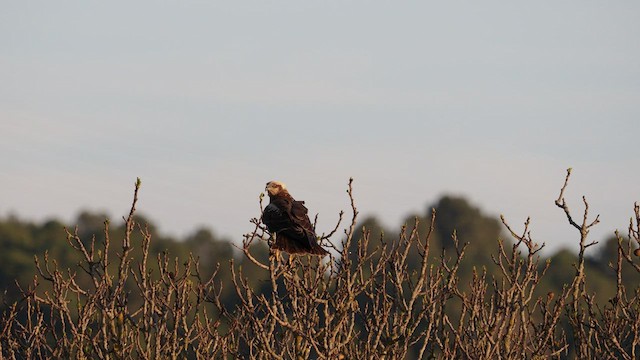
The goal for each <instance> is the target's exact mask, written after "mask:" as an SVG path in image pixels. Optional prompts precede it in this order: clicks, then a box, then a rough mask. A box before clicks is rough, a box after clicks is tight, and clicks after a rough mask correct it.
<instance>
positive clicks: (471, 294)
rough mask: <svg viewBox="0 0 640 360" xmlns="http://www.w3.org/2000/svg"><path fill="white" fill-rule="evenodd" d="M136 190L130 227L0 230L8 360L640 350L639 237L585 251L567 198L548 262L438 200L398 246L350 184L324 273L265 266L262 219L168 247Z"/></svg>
mask: <svg viewBox="0 0 640 360" xmlns="http://www.w3.org/2000/svg"><path fill="white" fill-rule="evenodd" d="M567 180H568V176H567ZM139 185H140V184H139V183H137V184H136V195H135V196H134V203H133V205H132V208H131V212H130V214H129V216H128V217H125V218H124V221H123V220H115V219H111V220H110V219H108V218H107V216H106V215H105V214H102V213H91V212H83V213H81V214H80V215H79V216H78V217H77V219H76V221H75V222H74V224H63V223H62V222H60V221H57V220H50V221H46V222H43V223H33V222H28V221H24V220H20V219H18V218H16V217H8V218H5V219H2V220H0V249H1V250H0V284H1V286H2V287H3V288H4V292H3V293H2V295H1V296H2V299H1V303H0V319H2V320H3V325H0V354H2V355H3V356H4V357H8V358H12V357H13V358H22V357H25V356H26V357H39V356H63V357H74V358H86V357H89V358H111V357H114V358H121V357H125V358H129V357H140V358H145V357H174V358H184V357H188V358H210V357H224V358H228V357H230V358H248V357H251V358H265V359H269V358H279V357H285V358H292V357H295V358H351V357H354V356H362V355H363V354H368V355H367V357H372V358H377V357H380V356H383V355H388V356H391V357H392V358H416V357H420V356H427V355H429V356H436V357H456V358H476V357H478V356H480V357H482V356H488V355H491V356H496V355H500V357H503V358H537V357H541V358H565V357H571V356H574V355H576V356H579V357H583V356H588V357H589V356H594V355H602V354H604V355H606V356H605V357H614V358H616V357H627V355H629V354H631V357H634V356H635V355H634V354H635V353H636V347H637V346H638V342H639V341H640V336H638V333H640V331H639V330H638V329H637V327H633V323H634V322H635V321H637V320H638V314H637V312H635V310H633V309H631V308H635V306H637V298H636V297H635V294H636V291H637V289H638V285H637V284H638V283H639V280H640V275H639V274H640V267H638V266H637V261H636V260H635V258H632V256H633V255H632V253H633V250H634V249H635V248H636V247H637V244H636V243H635V242H637V236H636V235H638V234H637V232H636V233H634V232H633V225H634V224H633V223H632V224H631V225H632V226H631V228H630V234H632V235H633V236H634V239H633V240H634V241H630V240H629V238H628V237H625V236H624V235H620V236H618V237H612V238H609V239H604V240H602V241H601V242H600V244H599V246H597V247H591V245H592V244H593V242H592V241H593V239H587V237H586V234H587V231H586V230H588V228H589V227H590V226H592V225H595V224H596V223H597V221H594V222H593V223H586V222H585V223H583V224H582V225H580V224H578V223H576V222H575V221H573V219H572V217H571V216H570V214H569V213H568V208H565V207H563V206H564V198H562V193H561V197H560V198H559V199H558V201H557V205H558V207H559V208H561V209H563V210H565V211H566V215H567V217H568V218H569V219H570V224H569V225H570V226H574V227H576V229H577V230H579V231H578V232H576V238H577V240H576V242H575V244H576V245H575V249H565V250H561V251H559V252H557V253H555V254H554V255H552V256H551V257H549V258H544V257H542V256H541V253H540V248H539V247H537V245H536V244H534V242H533V241H532V240H531V239H530V238H529V234H528V228H527V226H528V224H525V227H524V229H523V228H522V225H520V226H514V225H513V224H509V223H507V222H506V221H504V220H503V219H497V218H494V217H491V216H488V215H486V214H484V213H483V212H482V211H481V210H480V209H479V208H477V207H475V206H473V205H472V204H470V203H469V202H468V201H467V200H466V199H464V198H461V197H454V196H445V197H442V198H441V199H439V200H438V201H437V202H436V203H435V204H432V205H430V206H428V207H426V208H425V211H424V212H423V213H420V214H415V215H411V216H408V217H407V219H406V226H404V227H402V228H401V229H395V230H391V229H384V228H383V227H382V226H381V225H380V223H379V222H378V220H376V219H375V218H373V217H369V218H365V219H363V220H358V216H357V215H358V211H357V210H356V207H355V205H354V202H353V201H354V199H353V196H352V189H351V183H349V191H348V193H349V196H350V199H351V201H352V202H351V204H352V215H353V216H352V218H351V223H350V224H342V226H341V227H340V228H341V229H342V228H346V229H345V231H344V232H342V233H341V232H336V233H335V235H334V236H333V237H332V238H330V239H324V240H323V242H324V245H325V246H328V247H332V248H333V255H332V256H331V259H329V260H328V261H324V262H318V261H310V260H313V259H308V258H307V257H291V258H289V257H286V256H285V257H284V258H282V257H279V256H276V254H274V253H273V252H270V251H269V248H268V245H267V244H268V242H269V241H270V238H269V234H268V233H267V232H266V229H265V228H264V226H263V225H262V224H261V223H260V221H259V214H258V216H257V217H256V218H254V219H251V221H250V222H251V224H248V228H249V233H247V234H244V235H243V238H244V240H243V242H242V243H232V242H230V241H229V240H226V239H220V238H217V237H216V236H215V235H214V233H213V232H212V231H210V230H208V229H205V228H202V229H198V230H196V231H195V232H193V233H192V234H191V235H189V236H187V237H186V238H184V239H174V238H171V237H167V236H162V235H161V234H158V232H157V231H156V228H155V226H154V225H153V223H152V222H151V221H150V220H149V219H146V218H144V217H142V216H139V215H137V214H136V213H135V203H136V201H137V189H138V187H139ZM565 187H566V183H565ZM563 190H564V188H563ZM557 211H558V212H559V213H558V216H559V217H564V216H565V214H562V210H557ZM639 211H640V210H639V209H638V207H636V208H635V220H636V225H635V226H636V228H637V226H638V225H637V222H639V221H640V214H639ZM584 217H585V221H586V219H587V214H585V216H584ZM341 218H342V215H341ZM581 235H584V236H583V237H582V238H581ZM598 240H601V239H598ZM627 308H629V309H631V310H632V312H631V313H628V312H627ZM634 314H635V315H634ZM625 321H626V322H625ZM630 324H631V325H630ZM633 329H635V330H633ZM607 331H608V332H607ZM605 335H606V336H605ZM156 338H157V339H163V340H162V341H160V340H154V339H156ZM611 338H612V339H613V340H607V339H611ZM603 339H604V340H603Z"/></svg>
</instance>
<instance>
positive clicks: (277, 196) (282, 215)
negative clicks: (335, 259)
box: [262, 181, 328, 256]
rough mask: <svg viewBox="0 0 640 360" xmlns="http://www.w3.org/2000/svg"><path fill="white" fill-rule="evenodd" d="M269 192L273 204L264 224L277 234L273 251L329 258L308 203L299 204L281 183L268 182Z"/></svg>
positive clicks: (267, 211) (300, 202) (264, 219)
mask: <svg viewBox="0 0 640 360" xmlns="http://www.w3.org/2000/svg"><path fill="white" fill-rule="evenodd" d="M265 189H266V190H267V194H268V195H269V200H270V201H269V205H267V207H265V209H264V211H263V213H262V222H263V223H264V224H265V225H266V226H267V229H269V231H270V232H271V233H273V234H275V238H276V242H275V243H274V244H273V248H274V249H277V250H283V251H286V252H288V253H290V254H312V255H320V256H324V255H327V254H328V252H327V251H326V250H325V249H323V248H322V247H321V246H320V245H319V244H318V240H317V239H318V238H317V236H316V233H315V231H314V230H313V226H312V225H311V221H310V220H309V216H308V215H307V213H308V210H307V208H306V207H305V206H304V201H297V200H295V199H294V198H293V197H292V196H291V195H290V194H289V192H288V191H287V188H286V186H285V185H284V184H283V183H281V182H279V181H270V182H268V183H267V186H266V188H265Z"/></svg>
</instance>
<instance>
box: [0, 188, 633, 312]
mask: <svg viewBox="0 0 640 360" xmlns="http://www.w3.org/2000/svg"><path fill="white" fill-rule="evenodd" d="M432 209H434V210H435V212H436V214H437V215H436V222H435V224H434V229H433V234H432V237H431V246H432V249H433V250H432V252H431V254H432V255H431V256H432V258H437V257H439V256H440V255H441V254H442V251H443V250H444V252H445V254H447V253H449V254H451V253H450V252H453V251H454V243H453V237H454V236H455V237H456V238H457V239H458V241H459V242H460V243H461V244H464V243H469V245H468V249H467V251H466V255H465V257H466V259H467V261H465V262H464V264H463V266H462V267H461V269H460V271H459V274H460V276H461V283H463V284H464V283H465V282H468V281H470V279H471V276H472V271H473V267H475V268H476V269H478V270H482V269H486V270H487V272H488V274H490V275H497V268H496V265H495V264H494V262H493V260H492V258H491V256H492V255H494V256H495V249H496V246H495V244H496V241H497V239H499V238H502V239H505V240H506V242H507V243H508V244H510V239H509V236H508V235H506V234H505V232H504V229H503V226H502V225H501V224H500V221H499V220H498V219H496V218H493V217H491V216H488V215H486V214H484V213H483V212H482V211H481V210H480V209H479V208H478V207H476V206H473V205H472V204H470V203H469V202H468V201H467V200H466V199H465V198H462V197H456V196H444V197H442V198H440V199H439V200H438V201H437V202H436V203H435V204H434V205H432V206H428V207H426V208H425V212H424V213H419V214H414V215H411V216H408V217H407V218H406V219H405V224H406V225H407V227H406V229H405V232H409V231H412V230H413V227H414V225H415V223H416V221H417V222H418V227H417V231H418V233H419V234H420V236H423V237H424V236H426V234H427V232H428V230H429V227H430V226H431V211H432ZM107 219H108V216H107V215H106V214H105V213H102V212H89V211H82V212H81V213H80V214H79V215H78V216H77V219H76V220H75V221H74V224H71V225H70V224H63V223H62V222H61V221H59V220H47V221H44V222H42V223H39V224H38V223H33V222H29V221H23V220H20V219H18V218H17V217H15V216H10V217H7V218H5V219H1V220H0V248H2V250H3V251H1V252H0V284H3V288H6V289H7V292H6V294H5V295H4V301H5V303H10V302H12V301H14V300H15V299H16V296H17V292H16V287H15V282H16V281H17V282H18V283H20V284H28V283H30V282H31V281H32V279H33V276H34V274H35V269H34V256H40V257H42V256H43V254H44V253H45V252H47V253H48V254H49V257H50V258H53V259H56V261H57V263H58V265H59V267H60V268H74V267H75V266H76V264H77V263H78V262H79V261H80V258H79V257H78V254H77V252H75V251H72V249H71V248H70V247H69V246H68V242H67V240H66V236H65V232H64V228H65V227H67V228H68V229H69V230H70V231H72V232H73V231H74V229H76V227H77V234H78V236H79V237H80V238H81V239H82V240H83V241H85V242H86V243H87V244H88V242H89V241H90V240H91V238H92V237H95V239H96V241H97V242H102V241H104V240H105V234H104V223H105V221H106V220H107ZM136 222H137V223H138V224H147V226H148V227H149V229H150V231H151V232H152V233H153V234H154V241H153V242H152V244H151V251H150V252H151V254H153V256H156V255H157V254H160V253H163V252H167V253H169V254H170V255H171V256H174V257H177V258H179V259H187V258H188V257H189V254H193V256H194V257H195V258H198V259H199V261H200V265H201V267H202V269H208V270H209V271H211V272H212V271H214V270H215V269H216V267H217V266H218V264H220V268H219V270H218V271H219V274H218V275H219V277H220V279H221V280H222V281H223V282H224V281H229V280H230V279H231V276H230V273H229V266H228V262H229V261H230V260H231V259H234V255H235V254H236V252H234V245H233V243H232V242H231V241H229V240H228V239H221V238H219V237H217V236H216V235H215V234H214V233H213V232H212V231H211V230H210V229H207V228H199V229H196V230H195V231H194V232H193V233H191V234H189V235H187V236H186V237H185V238H184V239H175V238H172V237H168V236H164V235H162V234H158V232H157V231H156V226H155V225H154V223H153V222H152V221H150V220H149V219H146V218H145V217H143V216H136ZM118 223H119V225H114V224H118ZM114 224H112V225H111V228H110V230H111V232H112V234H111V237H112V238H118V237H122V236H124V231H125V229H124V227H123V224H122V222H121V221H120V222H114ZM356 229H357V231H356V234H355V237H356V238H358V237H362V236H363V231H366V232H367V233H368V234H369V245H368V246H369V248H370V249H373V248H375V247H376V246H380V245H381V243H382V242H384V241H385V239H387V240H389V239H391V238H395V237H397V236H398V235H399V234H398V232H397V230H395V231H391V230H388V229H385V228H384V226H383V225H382V223H381V222H380V221H379V220H378V219H376V218H374V217H367V218H364V219H363V220H362V221H361V222H359V223H358V225H357V227H356ZM135 236H136V234H134V237H135ZM256 246H262V247H264V249H263V250H261V252H260V253H261V256H262V258H266V257H267V256H268V250H267V249H266V247H265V246H264V245H263V244H259V245H256ZM137 250H138V251H139V249H137ZM134 251H136V249H135V247H134ZM353 251H355V249H354V250H353ZM616 251H617V240H616V238H615V237H613V238H609V239H607V240H606V241H604V242H603V243H602V244H601V245H600V246H599V251H597V252H593V253H592V254H591V256H590V257H589V258H588V261H587V263H586V272H587V273H588V274H589V277H590V279H591V281H590V282H589V286H588V289H587V291H589V292H592V293H595V294H596V296H597V298H598V299H599V300H605V301H606V300H607V299H608V297H610V296H612V294H613V293H614V292H615V281H614V280H615V279H614V278H613V275H614V272H613V270H612V269H611V267H610V266H609V265H610V262H611V261H613V260H612V259H615V257H616ZM114 255H115V254H114ZM352 256H355V255H354V254H352ZM445 256H446V255H445ZM576 259H577V256H576V254H575V253H574V252H572V251H570V250H567V249H561V250H559V251H558V252H556V253H555V254H553V255H551V256H550V257H549V260H550V261H551V266H550V269H549V271H548V273H547V275H546V276H545V277H544V278H543V279H542V286H541V287H540V289H541V290H539V291H549V292H553V291H555V292H557V291H560V290H561V289H562V286H564V285H565V284H567V283H568V282H569V281H571V279H572V278H573V272H572V264H573V263H575V261H576ZM543 260H545V259H543ZM235 261H236V264H237V266H240V267H243V269H242V271H243V272H244V274H245V275H246V276H247V277H248V278H249V279H251V280H252V281H254V282H255V283H256V284H259V282H260V281H263V280H264V276H265V272H264V271H263V270H262V269H258V268H256V267H255V266H254V265H253V264H252V263H251V262H249V261H243V257H242V256H237V259H236V260H235ZM407 262H408V263H409V264H410V266H413V267H417V266H418V265H419V263H420V256H419V254H417V253H416V254H410V255H409V259H408V261H407ZM541 263H544V261H541ZM623 271H625V274H626V276H625V277H624V278H625V280H626V281H629V282H633V281H638V280H640V277H639V276H638V275H637V273H636V272H635V271H634V270H633V269H631V268H630V267H628V266H625V267H624V268H623ZM205 275H208V274H205ZM230 289H231V286H227V287H225V288H224V295H225V296H226V297H227V298H226V299H225V300H226V302H228V303H233V302H234V301H235V300H234V299H233V296H234V294H233V293H232V292H231V291H230Z"/></svg>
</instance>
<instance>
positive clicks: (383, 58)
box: [0, 1, 640, 248]
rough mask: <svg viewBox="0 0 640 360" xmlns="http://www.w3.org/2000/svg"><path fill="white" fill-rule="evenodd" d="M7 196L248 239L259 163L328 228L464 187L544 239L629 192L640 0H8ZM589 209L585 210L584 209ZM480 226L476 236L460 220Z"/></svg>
mask: <svg viewBox="0 0 640 360" xmlns="http://www.w3.org/2000/svg"><path fill="white" fill-rule="evenodd" d="M2 7H3V11H2V12H0V130H1V131H2V135H3V136H2V141H1V142H0V151H2V153H3V156H2V157H1V158H0V166H1V169H2V172H1V175H0V184H2V186H1V187H0V199H1V200H0V215H6V214H8V213H16V214H18V215H19V216H21V217H24V218H28V219H34V220H42V219H45V218H47V217H51V216H55V217H60V218H62V219H64V220H71V219H73V218H74V216H75V215H76V214H77V213H78V211H79V210H80V209H85V208H86V209H91V210H105V211H107V212H108V213H109V214H111V216H112V217H113V218H119V217H120V216H121V215H123V214H125V213H126V211H127V207H128V205H129V202H130V198H131V190H132V185H133V182H134V181H135V178H136V177H137V176H139V177H141V178H142V180H143V189H142V191H141V194H140V195H141V200H140V205H139V209H140V211H141V212H143V213H144V214H146V215H147V216H148V217H150V218H151V219H152V220H153V221H154V222H155V223H157V224H158V225H159V227H160V229H161V230H162V231H165V232H168V233H171V234H174V235H184V234H187V233H189V232H190V231H193V230H194V229H195V228H196V227H197V226H200V225H204V226H207V227H210V228H212V229H214V231H215V232H216V233H218V234H221V235H224V236H226V237H228V238H231V239H235V240H239V239H240V238H241V234H242V233H244V232H247V231H249V230H250V228H251V227H250V225H249V223H248V219H249V218H251V217H254V216H258V215H259V214H258V208H257V196H258V195H259V193H260V192H261V191H262V190H263V188H264V184H265V182H267V181H269V180H273V179H278V180H281V181H284V182H286V183H287V184H288V185H289V188H290V190H291V192H292V193H293V195H294V196H296V197H298V198H300V199H304V200H306V201H307V205H308V206H309V208H310V210H311V211H312V212H313V213H316V212H319V213H320V223H319V226H320V230H321V231H322V230H323V229H325V230H329V228H330V227H331V226H332V225H333V221H334V219H335V218H336V216H337V212H338V211H339V210H341V209H344V210H347V208H348V202H347V198H346V195H345V192H344V190H345V187H346V182H347V180H348V178H349V177H350V176H353V177H354V178H355V193H356V197H357V203H358V205H359V209H360V211H361V212H362V214H363V215H367V214H375V215H378V216H379V217H380V218H382V220H383V223H385V224H387V225H388V226H390V227H398V226H399V225H400V222H401V221H402V219H403V218H404V217H405V216H406V215H407V214H409V213H410V212H415V211H424V209H425V207H426V206H427V205H428V204H431V203H433V202H434V201H436V200H437V199H438V198H439V197H440V196H441V195H442V194H445V193H449V194H462V195H465V196H467V197H468V198H469V199H470V200H471V201H472V202H473V203H474V204H476V205H478V206H480V207H481V208H482V209H484V210H485V211H486V212H487V213H490V214H500V213H503V214H504V215H505V216H506V217H507V218H508V219H509V220H510V221H511V223H512V224H513V225H514V226H516V227H519V226H520V224H521V223H522V222H523V221H524V220H525V218H526V217H527V216H529V215H530V216H531V217H532V227H533V234H534V238H536V239H537V240H538V241H539V242H543V241H546V242H547V244H548V246H549V247H551V248H557V247H558V246H559V245H563V244H564V245H571V246H574V245H575V244H574V242H573V239H576V238H577V234H574V233H573V232H572V231H571V229H570V228H569V226H568V224H566V219H565V218H564V215H563V214H562V211H561V210H560V209H557V208H555V206H554V205H553V200H554V199H555V197H556V196H557V194H558V191H559V188H560V186H561V185H562V181H563V179H564V175H565V169H566V168H567V167H569V166H571V167H573V168H574V170H575V172H574V175H573V179H572V183H571V185H570V188H569V191H568V193H567V195H568V198H569V200H570V204H572V205H573V208H574V211H576V216H577V215H579V213H578V212H579V211H580V210H581V202H580V196H581V195H583V194H584V195H586V196H587V198H588V200H590V202H591V208H592V210H593V211H594V212H599V213H600V214H601V218H602V224H601V225H599V226H598V227H597V228H595V229H594V230H593V232H592V234H593V236H594V239H596V240H600V239H601V238H602V237H604V236H607V235H609V234H611V233H612V232H613V230H614V229H615V228H621V229H624V228H626V226H627V223H628V219H629V217H630V216H631V212H632V207H633V203H634V201H636V200H640V189H639V188H638V186H637V184H638V178H639V177H640V170H639V168H638V167H637V155H638V133H639V131H640V41H638V39H640V22H639V21H638V19H640V3H638V2H633V1H620V2H595V1H566V2H552V1H540V2H535V3H525V2H497V1H483V2H471V1H469V2H460V1H450V2H446V3H445V2H442V3H434V2H405V3H399V2H363V1H351V2H342V1H340V2H339V1H327V2H301V1H298V2H294V1H277V2H276V1H251V2H239V1H236V2H229V3H222V2H205V1H198V2H195V1H191V2H189V1H181V2H178V1H157V2H150V1H140V2H87V1H65V2H47V1H30V2H24V1H11V2H9V1H5V2H3V6H2ZM594 215H595V214H594ZM469 240H472V239H469Z"/></svg>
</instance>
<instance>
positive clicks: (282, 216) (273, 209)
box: [262, 202, 292, 232]
mask: <svg viewBox="0 0 640 360" xmlns="http://www.w3.org/2000/svg"><path fill="white" fill-rule="evenodd" d="M281 205H282V204H278V203H275V202H271V203H269V205H267V207H265V208H264V212H263V213H262V222H263V223H264V224H265V225H267V228H268V229H269V231H271V232H277V231H281V230H283V229H286V228H289V227H291V226H292V222H291V218H290V216H289V213H288V211H287V209H286V208H283V207H282V206H281Z"/></svg>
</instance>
